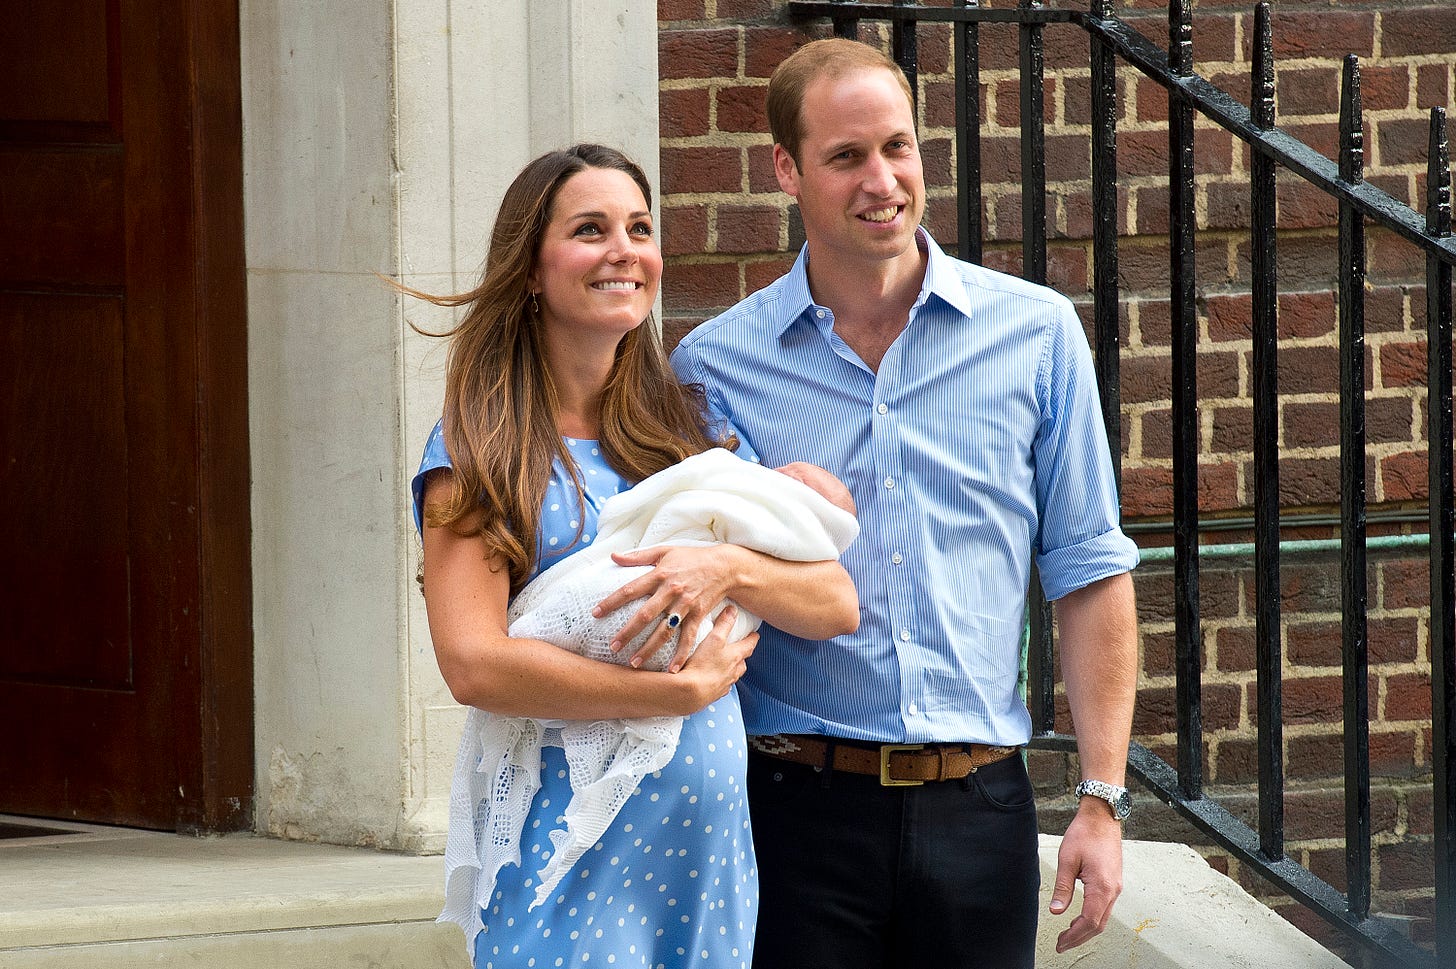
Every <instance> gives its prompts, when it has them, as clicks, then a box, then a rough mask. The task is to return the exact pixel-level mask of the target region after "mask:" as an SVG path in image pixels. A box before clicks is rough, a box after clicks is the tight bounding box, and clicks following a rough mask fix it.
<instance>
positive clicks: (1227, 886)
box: [1036, 835, 1349, 969]
mask: <svg viewBox="0 0 1456 969" xmlns="http://www.w3.org/2000/svg"><path fill="white" fill-rule="evenodd" d="M1060 847H1061V839H1060V838H1054V837H1052V836H1050V835H1042V836H1041V912H1042V914H1041V922H1040V924H1039V926H1038V934H1037V951H1036V964H1037V966H1038V967H1039V969H1071V967H1072V966H1076V969H1129V967H1136V969H1270V967H1275V966H1277V967H1279V969H1349V966H1348V965H1346V963H1344V962H1342V961H1340V960H1339V959H1337V958H1336V957H1335V956H1334V955H1332V954H1331V953H1330V952H1329V950H1327V949H1325V948H1324V947H1323V946H1321V945H1320V944H1319V943H1317V942H1315V941H1314V940H1313V939H1311V938H1310V937H1309V936H1307V935H1305V934H1304V933H1303V932H1301V931H1299V929H1297V928H1295V927H1294V926H1293V925H1291V924H1290V923H1288V922H1286V921H1285V920H1284V919H1282V918H1280V917H1279V916H1278V915H1276V914H1275V913H1274V912H1273V911H1272V910H1271V909H1269V908H1268V907H1267V906H1265V905H1264V904H1263V903H1261V902H1260V901H1259V900H1258V899H1256V898H1254V896H1252V895H1250V894H1249V893H1248V892H1246V891H1244V890H1243V889H1242V888H1240V887H1239V884H1238V883H1237V882H1235V881H1234V880H1233V879H1231V878H1229V877H1228V876H1227V875H1224V874H1222V873H1221V872H1218V871H1215V870H1214V869H1212V868H1210V867H1209V866H1208V863H1207V862H1205V861H1204V860H1203V858H1202V857H1201V856H1200V855H1199V854H1198V852H1196V851H1194V850H1193V849H1192V848H1189V847H1188V846H1187V845H1178V844H1165V843H1162V842H1154V841H1127V842H1124V843H1123V879H1122V883H1123V887H1122V896H1121V897H1120V898H1119V899H1118V900H1117V905H1116V906H1115V907H1114V908H1113V910H1112V921H1111V922H1110V923H1109V924H1108V926H1107V928H1106V929H1105V930H1104V931H1103V933H1102V934H1101V935H1099V936H1098V937H1096V938H1095V939H1093V940H1091V941H1090V942H1087V943H1086V944H1084V945H1082V946H1079V947H1078V948H1076V949H1073V950H1072V951H1070V952H1066V953H1063V954H1061V955H1058V954H1057V952H1056V937H1057V934H1058V933H1060V932H1061V931H1062V930H1063V929H1064V928H1066V927H1067V925H1068V924H1069V923H1070V922H1071V919H1072V917H1073V916H1074V915H1075V914H1076V913H1077V912H1080V911H1081V909H1082V892H1081V889H1080V887H1079V888H1078V891H1077V894H1076V896H1075V897H1074V898H1073V899H1072V906H1071V908H1070V909H1069V910H1068V913H1067V914H1065V915H1062V916H1060V917H1056V918H1053V917H1052V916H1051V915H1049V914H1047V905H1048V903H1050V902H1051V898H1052V883H1053V881H1054V880H1055V879H1056V875H1057V871H1056V866H1057V849H1058V848H1060Z"/></svg>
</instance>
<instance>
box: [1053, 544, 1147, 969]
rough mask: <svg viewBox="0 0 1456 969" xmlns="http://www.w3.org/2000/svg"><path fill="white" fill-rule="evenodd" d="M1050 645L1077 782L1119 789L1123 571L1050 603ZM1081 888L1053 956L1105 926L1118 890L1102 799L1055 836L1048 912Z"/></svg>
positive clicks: (1127, 599) (1128, 648)
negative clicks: (1055, 651)
mask: <svg viewBox="0 0 1456 969" xmlns="http://www.w3.org/2000/svg"><path fill="white" fill-rule="evenodd" d="M1056 611H1057V642H1058V643H1059V645H1060V648H1061V659H1062V676H1063V678H1064V679H1065V681H1066V685H1067V703H1068V705H1069V706H1070V707H1071V710H1072V723H1073V725H1074V729H1075V730H1076V734H1077V754H1078V756H1079V758H1080V760H1081V766H1082V777H1083V779H1092V780H1099V781H1106V782H1107V783H1109V784H1115V785H1117V786H1119V787H1122V786H1125V784H1126V781H1125V777H1126V769H1127V745H1128V741H1129V740H1130V739H1131V736H1132V709H1133V701H1134V699H1135V697H1136V695H1137V609H1136V604H1135V601H1134V598H1133V587H1132V576H1131V574H1130V573H1127V572H1124V573H1122V574H1121V575H1114V576H1110V577H1108V578H1105V579H1102V580H1100V581H1097V582H1093V583H1092V584H1091V585H1088V586H1085V587H1083V588H1081V589H1078V590H1076V591H1075V592H1069V593H1068V594H1067V595H1065V596H1063V597H1062V598H1061V599H1059V600H1057V603H1056ZM1074 881H1081V882H1082V891H1083V898H1082V911H1081V913H1080V914H1078V915H1077V916H1076V918H1074V919H1073V920H1072V924H1071V925H1069V926H1068V927H1067V928H1066V929H1065V930H1064V931H1063V932H1062V933H1061V934H1060V935H1059V936H1057V951H1058V952H1065V951H1066V950H1068V949H1071V948H1073V947H1074V946H1078V945H1081V944H1082V943H1083V942H1086V941H1087V940H1088V939H1090V938H1092V937H1093V936H1095V935H1097V934H1098V933H1099V932H1101V931H1102V930H1103V929H1104V928H1106V926H1107V921H1108V919H1109V918H1110V917H1111V915H1112V906H1113V903H1115V902H1116V901H1117V896H1118V895H1119V894H1120V893H1121V892H1122V822H1120V821H1118V820H1116V819H1115V818H1114V817H1113V816H1112V810H1111V808H1110V807H1109V805H1108V804H1107V802H1106V801H1103V800H1102V799H1100V798H1096V797H1084V798H1082V800H1081V803H1080V804H1078V805H1077V814H1076V816H1075V817H1074V818H1073V819H1072V823H1071V824H1070V825H1069V826H1068V827H1067V833H1066V835H1065V836H1064V837H1063V838H1062V848H1061V851H1060V852H1059V853H1058V855H1057V878H1056V884H1055V886H1054V887H1053V890H1052V902H1051V912H1052V914H1053V915H1060V914H1062V913H1063V912H1065V911H1066V910H1067V908H1068V906H1070V905H1071V903H1072V888H1073V883H1074Z"/></svg>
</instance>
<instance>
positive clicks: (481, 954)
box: [414, 426, 758, 969]
mask: <svg viewBox="0 0 1456 969" xmlns="http://www.w3.org/2000/svg"><path fill="white" fill-rule="evenodd" d="M565 440H566V444H567V446H568V448H569V449H570V451H571V453H572V455H573V456H574V457H575V458H576V462H577V466H578V468H579V470H580V473H581V476H582V484H583V487H584V490H585V493H586V513H585V519H584V520H583V519H582V518H581V516H580V511H581V510H580V509H579V508H578V505H577V501H576V493H575V490H574V487H573V485H572V481H571V476H570V475H569V474H568V473H567V472H566V470H565V469H564V468H560V467H558V468H556V469H555V472H554V474H553V476H552V480H551V483H550V484H549V485H548V487H547V494H546V500H545V502H544V503H543V505H542V514H541V534H540V537H539V542H538V547H539V549H540V551H541V556H540V558H541V560H542V563H543V565H544V566H549V565H551V564H554V563H555V562H557V561H560V559H561V558H564V557H565V556H566V555H569V554H571V553H572V552H575V551H578V550H579V549H581V548H584V547H585V546H586V545H587V544H589V543H590V542H591V540H592V538H593V537H594V536H595V534H596V522H597V511H598V509H599V508H600V506H601V505H602V503H603V502H605V501H606V500H607V499H608V498H610V497H611V496H612V495H614V494H617V493H618V492H619V491H622V490H625V489H626V488H628V487H630V485H629V484H628V483H627V482H626V481H624V480H623V479H622V478H621V477H620V476H619V475H618V474H617V473H616V472H615V471H613V470H612V469H611V467H610V466H608V465H607V463H606V461H605V460H603V459H602V457H601V455H600V453H599V450H598V448H597V446H596V442H595V441H588V440H580V439H574V438H566V439H565ZM448 465H449V457H448V455H447V454H446V452H445V448H444V443H443V440H442V437H441V432H440V428H439V427H438V426H437V427H436V428H435V432H434V433H433V434H432V435H431V437H430V441H429V444H428V445H427V447H426V449H425V459H424V461H423V462H422V463H421V466H420V472H419V475H417V476H416V478H415V481H414V496H415V514H416V516H417V521H418V515H419V502H420V498H421V494H422V489H423V483H424V480H423V479H424V474H425V473H426V472H427V471H429V470H431V469H433V468H437V467H447V466H448ZM578 529H580V532H581V534H580V537H578V536H577V533H578ZM745 754H746V747H745V744H744V739H743V721H742V718H741V715H740V713H739V709H738V696H737V693H736V691H734V692H730V693H729V694H728V695H727V696H726V697H724V698H723V699H721V700H719V701H718V702H717V703H714V704H712V705H710V706H708V707H706V708H705V709H703V710H701V711H699V712H698V713H696V714H694V715H692V716H690V717H687V718H685V720H684V722H683V728H682V735H681V738H680V740H679V743H678V749H677V753H676V755H675V756H674V757H673V759H672V761H671V762H670V763H668V764H667V766H666V767H664V768H663V769H662V770H661V771H658V772H656V773H654V774H650V775H648V776H647V777H645V778H644V779H643V780H642V783H641V784H640V786H639V788H638V790H637V792H636V793H635V794H634V795H633V796H632V798H631V799H629V800H628V801H627V803H626V805H625V806H624V807H623V808H622V810H621V811H620V812H619V813H618V815H617V818H616V821H615V823H614V824H613V826H612V827H611V828H610V829H609V830H608V831H607V833H606V834H605V835H604V836H603V837H602V839H601V840H600V841H598V842H597V843H596V844H595V845H594V846H592V848H591V849H589V850H588V851H587V852H586V854H585V855H583V856H582V858H581V860H580V861H578V862H577V864H576V867H575V868H573V869H572V870H571V871H570V872H568V873H567V875H566V877H564V878H563V879H562V880H561V883H560V885H558V886H557V889H556V891H555V893H554V894H553V895H552V897H551V898H550V900H549V901H548V902H547V903H545V904H543V905H540V906H537V907H536V909H535V910H533V911H529V912H528V908H529V906H530V904H531V903H532V902H533V901H534V900H535V885H536V882H537V876H536V873H537V871H539V870H540V869H541V868H542V867H543V865H544V864H545V862H546V860H547V859H548V858H549V857H550V855H551V852H552V850H553V844H552V841H551V837H550V832H551V831H553V830H559V829H562V828H564V826H565V821H564V818H563V817H562V813H561V812H562V811H563V810H564V809H565V808H566V805H567V803H568V802H569V800H570V798H571V785H570V783H569V781H568V779H567V778H568V774H567V766H566V757H565V755H564V753H563V751H562V750H561V749H560V748H559V747H547V748H545V749H544V751H543V752H542V765H541V789H540V790H539V791H538V792H537V793H536V797H535V799H534V801H533V802H532V805H531V809H530V813H529V815H528V816H527V818H526V823H525V826H524V828H523V830H522V832H521V862H522V863H521V866H520V867H516V866H515V865H510V864H508V865H506V866H505V867H504V868H502V869H501V871H500V874H499V875H498V877H497V879H496V885H495V889H494V891H493V892H492V894H491V897H490V899H489V901H488V903H487V905H486V907H485V908H484V910H483V911H482V913H481V915H482V920H483V922H484V928H483V929H482V930H481V931H480V933H479V934H478V935H477V936H476V937H475V943H474V961H475V966H476V969H504V967H520V966H524V967H527V969H534V967H540V969H556V967H582V966H588V967H605V966H610V967H613V969H617V967H633V969H638V967H641V969H676V967H685V966H701V967H705V969H706V967H712V969H748V966H749V964H750V962H751V959H752V948H753V927H754V922H755V920H756V917H757V908H758V873H757V869H756V867H755V862H754V855H753V842H752V832H751V830H750V826H749V818H748V803H747V799H746V794H745V786H744V780H745V777H744V775H745V772H746V770H747V762H746V757H745Z"/></svg>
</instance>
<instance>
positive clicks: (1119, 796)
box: [1076, 780, 1132, 821]
mask: <svg viewBox="0 0 1456 969" xmlns="http://www.w3.org/2000/svg"><path fill="white" fill-rule="evenodd" d="M1076 794H1077V797H1078V799H1081V798H1083V797H1085V796H1087V795H1089V794H1090V795H1091V796H1093V797H1096V798H1101V799H1102V800H1104V801H1106V802H1107V806H1108V807H1109V808H1111V809H1112V816H1113V817H1114V818H1116V819H1117V820H1119V821H1125V820H1127V816H1128V815H1129V814H1130V813H1132V798H1131V797H1130V796H1129V795H1128V793H1127V788H1125V787H1118V786H1117V785H1115V784H1109V783H1107V782H1106V781H1095V780H1086V781H1083V782H1082V783H1080V784H1078V785H1077V790H1076Z"/></svg>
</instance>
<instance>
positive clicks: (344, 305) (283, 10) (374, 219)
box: [240, 0, 658, 851]
mask: <svg viewBox="0 0 1456 969" xmlns="http://www.w3.org/2000/svg"><path fill="white" fill-rule="evenodd" d="M240 10H241V16H242V47H243V50H242V55H243V137H244V163H245V206H246V215H247V261H248V282H249V286H248V299H249V309H248V312H249V336H248V339H249V381H250V391H249V393H250V423H251V439H252V449H253V450H252V461H253V486H252V515H253V582H254V653H255V667H256V672H255V680H256V692H257V708H256V740H257V751H258V763H257V791H258V802H257V827H258V829H259V830H260V831H262V832H265V833H269V834H274V835H277V836H281V837H288V838H307V839H318V840H323V841H330V842H338V843H344V844H374V845H381V846H388V847H398V848H405V849H408V850H421V851H438V850H440V849H442V848H443V832H444V824H445V806H446V800H447V796H448V779H449V772H450V768H451V765H452V763H453V759H454V752H455V744H456V740H457V738H458V733H459V725H460V722H461V711H460V710H459V708H458V707H456V706H455V705H454V703H453V702H452V701H451V699H450V696H449V693H448V691H447V690H446V689H445V688H444V685H443V683H441V681H440V677H439V673H438V672H437V670H436V668H435V662H434V657H433V654H432V652H431V647H430V641H429V634H428V630H427V628H426V623H425V614H424V606H423V602H422V600H421V599H420V597H419V595H418V592H417V591H416V587H415V583H414V578H413V577H414V574H415V569H416V567H417V565H418V554H419V542H418V539H417V538H416V536H415V533H414V528H413V524H412V523H411V521H410V519H409V516H408V511H407V506H406V503H405V495H406V491H407V487H408V482H409V478H410V477H411V476H412V474H413V468H414V465H415V464H416V463H417V462H418V459H419V454H420V451H421V448H422V447H423V444H424V440H425V437H426V436H427V434H428V433H429V430H430V428H431V427H432V426H433V424H434V422H435V420H436V418H437V417H438V416H439V412H440V400H441V396H442V390H443V383H442V381H443V377H442V369H443V364H444V345H443V342H442V341H438V340H432V339H429V338H425V337H421V336H419V335H417V334H415V333H413V332H412V331H411V330H410V328H409V325H408V322H414V323H415V324H417V325H419V326H421V327H423V328H425V329H441V328H443V327H445V326H447V325H448V324H449V317H448V315H445V314H442V313H441V311H438V310H435V309H433V308H429V307H426V306H424V305H421V304H418V303H414V302H412V301H411V302H408V303H407V304H406V302H405V301H402V300H400V299H399V298H397V297H396V296H395V295H394V294H393V292H392V291H391V290H390V289H389V288H388V287H386V286H385V285H384V283H382V282H381V281H380V280H379V279H378V277H377V276H376V275H375V274H376V273H382V274H385V275H397V276H398V277H399V278H400V279H401V280H402V281H403V282H405V283H406V284H407V285H410V286H413V287H416V288H419V289H424V290H428V291H433V292H454V291H458V290H462V289H465V288H468V287H469V286H470V285H472V284H473V282H474V279H475V277H476V276H477V275H478V273H479V271H480V268H481V265H482V261H483V258H484V251H485V240H486V238H487V236H488V234H489V230H490V225H491V222H492V220H493V218H494V215H495V210H496V207H497V205H498V203H499V199H500V195H501V193H502V192H503V190H504V189H505V187H506V185H507V184H508V183H509V182H510V180H511V178H512V177H514V175H515V173H516V172H517V171H518V170H519V169H520V168H521V166H522V165H524V164H525V162H527V161H528V160H529V159H531V158H533V157H535V156H536V155H537V154H540V153H541V152H542V151H545V150H547V149H549V148H553V147H559V146H564V145H567V144H570V143H572V142H574V141H583V140H598V141H603V142H605V143H608V144H613V145H616V146H618V147H621V148H623V149H624V150H625V151H626V152H627V153H628V154H629V155H631V156H633V157H634V158H635V159H636V160H637V161H638V162H639V163H641V164H642V165H643V167H644V168H645V169H646V170H647V171H648V174H649V176H650V177H651V178H652V180H653V182H654V184H655V183H656V182H657V172H658V160H657V22H656V5H655V4H651V3H646V2H643V0H636V2H629V0H479V2H464V0H396V2H395V3H393V4H388V3H377V4H368V3H359V2H358V0H312V2H310V3H306V4H301V3H294V2H286V0H242V2H241V6H240Z"/></svg>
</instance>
